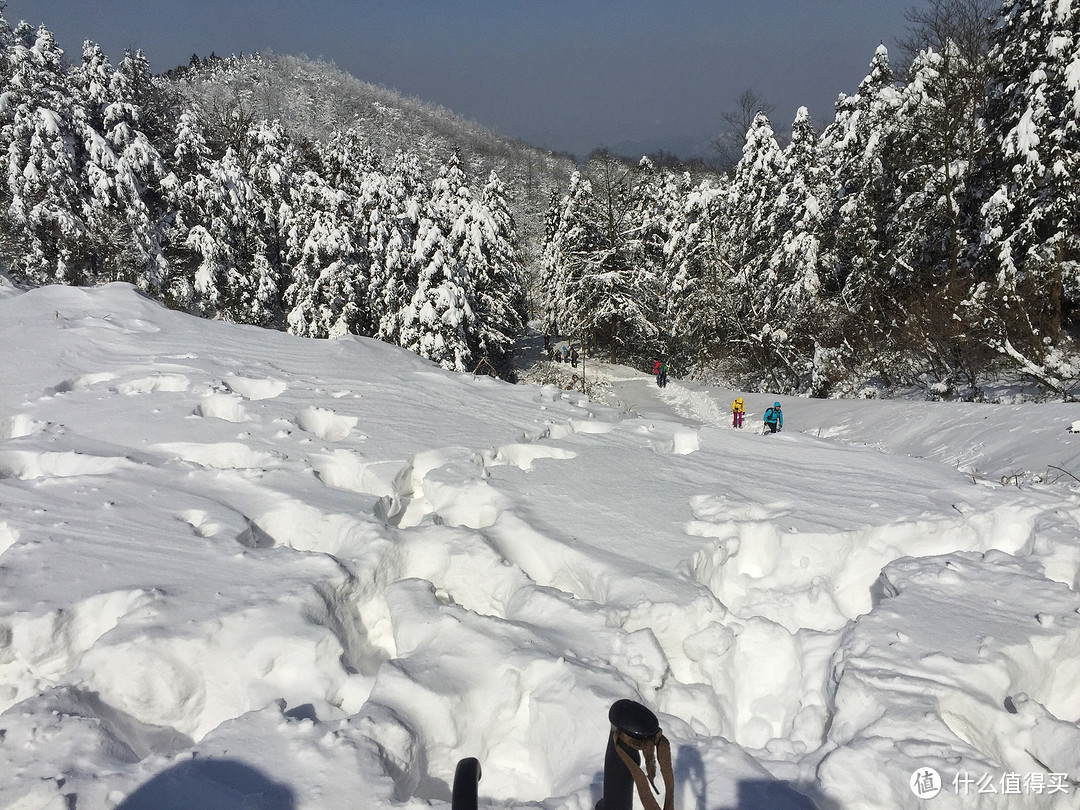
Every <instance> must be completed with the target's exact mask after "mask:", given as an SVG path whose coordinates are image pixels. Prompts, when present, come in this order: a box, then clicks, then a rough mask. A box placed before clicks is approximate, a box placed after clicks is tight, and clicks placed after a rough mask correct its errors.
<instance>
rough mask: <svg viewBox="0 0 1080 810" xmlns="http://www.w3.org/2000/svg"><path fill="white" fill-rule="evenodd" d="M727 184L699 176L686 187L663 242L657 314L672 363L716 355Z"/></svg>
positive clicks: (688, 362) (696, 362)
mask: <svg viewBox="0 0 1080 810" xmlns="http://www.w3.org/2000/svg"><path fill="white" fill-rule="evenodd" d="M727 196H728V192H727V187H726V185H725V182H724V180H723V179H721V180H720V182H715V181H711V180H703V181H702V182H701V183H699V184H698V185H697V186H696V187H693V188H689V189H687V190H686V193H685V196H684V197H683V199H682V200H681V203H680V205H679V208H678V209H677V210H676V215H675V219H674V221H673V222H672V225H671V231H672V232H671V238H670V240H669V242H668V244H667V245H666V246H665V250H666V251H667V253H668V255H669V257H668V261H667V267H668V268H670V271H671V274H670V277H669V278H668V279H667V280H666V281H662V283H661V287H662V289H663V291H664V294H663V296H662V299H661V303H662V307H663V309H662V310H661V317H662V319H663V321H664V322H665V323H666V324H667V330H668V335H669V338H668V340H669V347H670V350H671V352H670V354H671V359H672V361H673V362H674V363H675V364H676V365H677V366H678V367H680V368H689V367H690V366H691V365H703V364H704V363H705V361H706V360H707V359H718V357H719V353H720V352H722V350H723V344H722V343H721V342H720V341H718V340H717V334H716V328H717V321H718V318H717V313H718V312H719V310H720V307H721V301H723V300H726V299H725V293H724V290H723V289H722V287H723V280H724V279H726V278H727V277H728V275H729V269H728V266H727V265H726V264H725V258H724V256H723V253H722V250H723V245H722V243H723V235H724V228H725V225H724V223H725V221H726V220H725V216H724V205H725V203H726V201H727Z"/></svg>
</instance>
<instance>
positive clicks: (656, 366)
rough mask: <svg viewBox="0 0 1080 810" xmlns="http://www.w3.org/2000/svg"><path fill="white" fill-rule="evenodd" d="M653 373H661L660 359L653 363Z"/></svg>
mask: <svg viewBox="0 0 1080 810" xmlns="http://www.w3.org/2000/svg"><path fill="white" fill-rule="evenodd" d="M652 373H653V374H659V373H660V361H659V360H657V361H656V362H655V363H654V364H653V367H652Z"/></svg>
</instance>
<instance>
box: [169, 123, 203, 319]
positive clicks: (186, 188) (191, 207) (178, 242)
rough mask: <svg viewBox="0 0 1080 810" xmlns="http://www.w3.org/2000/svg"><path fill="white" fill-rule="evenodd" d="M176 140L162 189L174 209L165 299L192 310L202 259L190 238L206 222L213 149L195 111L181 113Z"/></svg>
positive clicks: (170, 207)
mask: <svg viewBox="0 0 1080 810" xmlns="http://www.w3.org/2000/svg"><path fill="white" fill-rule="evenodd" d="M172 140H173V142H174V144H175V146H174V147H173V152H172V155H171V156H169V160H168V168H169V173H168V174H167V175H166V177H164V178H163V179H162V190H163V192H164V194H165V200H166V204H167V205H168V207H169V210H170V219H169V221H168V222H167V227H166V230H165V238H166V240H167V246H168V254H169V257H170V259H171V262H172V267H173V273H172V278H171V279H170V282H169V284H168V286H167V288H166V289H165V290H164V291H163V297H164V300H165V302H166V303H167V304H168V305H169V306H172V307H176V308H178V309H188V308H190V307H192V306H194V305H195V300H196V293H195V273H196V270H197V268H198V266H199V264H200V262H201V257H200V254H199V253H198V251H196V250H195V248H194V246H193V245H189V244H188V242H187V237H188V233H189V232H190V231H191V229H192V228H194V227H195V226H196V225H198V224H199V223H200V221H201V220H202V216H203V212H202V207H201V204H200V199H199V189H200V187H201V186H202V185H203V184H204V183H206V182H207V181H208V178H209V176H210V148H209V147H208V146H207V144H206V138H205V136H204V135H203V131H202V126H201V124H200V123H199V118H198V115H197V114H196V113H195V111H194V110H192V109H187V110H183V111H182V112H181V113H180V116H179V118H178V120H177V122H176V132H175V133H174V135H173V138H172Z"/></svg>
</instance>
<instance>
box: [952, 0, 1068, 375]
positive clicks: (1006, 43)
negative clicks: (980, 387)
mask: <svg viewBox="0 0 1080 810" xmlns="http://www.w3.org/2000/svg"><path fill="white" fill-rule="evenodd" d="M991 59H992V61H993V63H994V66H995V68H996V74H995V76H994V79H993V81H992V82H991V86H990V94H989V100H988V105H987V114H986V118H987V122H988V126H989V129H990V132H989V144H988V150H987V151H988V155H987V161H986V168H985V170H984V173H983V175H982V177H981V178H980V184H981V187H982V189H983V190H984V192H983V193H984V194H985V195H987V197H988V199H987V200H986V202H985V204H984V206H983V213H984V217H985V222H984V226H983V241H984V244H985V246H986V247H987V248H988V254H989V258H990V260H991V261H990V262H989V263H988V266H987V268H986V270H987V276H988V278H987V281H988V284H987V285H986V286H985V287H983V288H981V289H980V290H979V291H978V292H977V294H976V296H974V297H973V302H975V303H976V304H977V305H978V309H979V310H980V311H981V313H982V315H983V319H984V324H985V325H986V328H987V330H988V337H987V339H988V341H989V342H990V343H991V345H992V346H993V347H994V348H995V350H996V351H998V352H1000V353H1001V355H1002V356H1003V357H1006V358H1008V359H1009V360H1010V361H1011V362H1012V363H1014V364H1015V365H1016V366H1017V367H1019V368H1020V369H1021V370H1023V371H1025V372H1027V373H1029V374H1032V375H1033V376H1035V377H1037V378H1039V379H1040V380H1041V381H1042V382H1043V383H1045V384H1047V385H1048V386H1049V387H1051V388H1052V389H1057V390H1063V388H1064V383H1063V381H1062V380H1061V379H1060V374H1061V373H1062V372H1061V371H1060V370H1058V369H1055V368H1054V366H1055V356H1056V355H1055V352H1054V351H1053V349H1054V347H1055V344H1056V343H1057V341H1058V339H1059V337H1060V335H1061V327H1062V326H1063V324H1065V323H1066V322H1067V321H1068V319H1070V318H1071V317H1073V315H1074V313H1075V311H1076V307H1077V305H1078V304H1080V236H1078V234H1080V165H1078V161H1080V157H1078V156H1080V122H1078V118H1080V98H1078V97H1077V90H1076V88H1077V75H1078V74H1077V65H1078V64H1080V10H1078V9H1077V8H1076V7H1075V4H1073V3H1063V2H1057V0H1007V2H1005V4H1004V5H1003V7H1002V9H1001V11H1000V13H999V15H998V20H997V26H996V27H995V30H994V32H993V49H992V52H991Z"/></svg>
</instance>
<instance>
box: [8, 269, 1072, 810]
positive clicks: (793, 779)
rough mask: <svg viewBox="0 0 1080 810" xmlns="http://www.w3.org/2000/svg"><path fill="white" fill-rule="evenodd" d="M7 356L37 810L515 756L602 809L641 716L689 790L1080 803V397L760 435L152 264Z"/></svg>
mask: <svg viewBox="0 0 1080 810" xmlns="http://www.w3.org/2000/svg"><path fill="white" fill-rule="evenodd" d="M0 356H2V361H0V362H2V366H0V807H2V808H18V810H73V809H77V810H93V809H94V808H114V807H119V808H122V810H132V808H172V807H176V808H179V807H183V808H200V810H202V809H204V808H210V809H213V808H273V809H274V810H316V809H318V808H321V809H324V810H325V809H328V808H329V809H336V808H421V807H424V808H426V807H434V808H449V804H450V784H451V782H452V780H453V774H454V768H455V766H456V764H457V762H458V760H459V759H461V758H463V757H477V758H478V759H479V760H480V762H481V764H482V768H483V777H482V780H481V782H480V796H481V802H480V804H481V806H482V807H498V808H510V807H532V808H545V809H546V810H555V809H556V808H560V809H561V808H565V810H592V808H593V805H594V804H595V803H596V801H597V800H598V798H599V797H600V790H601V783H602V779H601V771H602V766H603V755H604V748H605V744H606V740H607V736H608V722H607V710H608V707H609V706H610V704H611V703H612V702H613V701H615V700H618V699H620V698H631V699H634V700H637V701H640V702H642V703H644V704H645V705H646V706H648V707H649V708H651V709H652V710H654V711H655V712H656V713H657V716H658V717H659V719H660V722H661V726H662V727H663V729H664V732H665V734H666V735H667V737H668V738H669V739H670V740H671V744H672V754H673V760H674V765H675V774H676V783H677V793H676V805H675V806H676V807H677V808H679V810H736V809H737V810H765V808H768V809H769V810H786V809H787V808H800V809H805V808H818V810H833V809H835V808H843V810H864V809H865V810H878V809H879V808H880V809H882V810H884V809H885V808H889V809H892V808H923V807H932V808H935V810H936V809H937V808H971V809H974V808H1009V809H1010V810H1011V808H1029V807H1030V808H1073V807H1076V806H1077V805H1078V804H1080V787H1078V786H1077V782H1078V781H1080V726H1078V725H1077V721H1078V720H1080V614H1078V609H1080V593H1078V586H1080V481H1077V480H1076V479H1075V478H1073V477H1072V475H1080V432H1073V431H1080V406H1077V405H1075V404H1029V405H975V404H948V403H922V402H877V401H811V400H802V399H785V400H784V411H785V418H786V428H785V430H784V431H783V432H782V433H781V434H779V435H775V436H768V437H763V436H761V435H759V433H758V431H757V428H758V427H759V426H760V415H761V413H762V411H763V410H764V407H765V406H766V405H768V404H769V403H771V401H772V397H766V396H763V395H753V394H751V395H746V397H745V398H746V400H747V410H748V417H747V427H746V428H745V429H743V430H742V431H736V430H734V429H732V428H731V427H730V425H729V417H728V408H729V406H730V402H731V399H732V398H733V397H734V396H735V394H734V392H731V391H727V390H723V389H710V388H706V387H703V386H700V385H694V384H692V383H684V382H681V381H679V380H673V381H672V382H671V383H670V384H669V386H668V388H666V389H664V390H660V389H657V388H656V386H655V385H654V384H653V383H652V379H651V377H649V376H648V375H645V374H643V373H640V372H637V371H634V370H632V369H628V368H621V367H602V368H601V374H602V376H603V378H604V380H605V385H604V390H606V391H607V394H606V395H605V397H606V398H607V399H608V401H609V402H608V404H606V405H605V404H600V403H596V402H592V401H589V400H588V399H586V398H585V397H584V396H583V395H581V394H580V393H573V392H567V391H563V390H560V389H558V388H556V387H554V386H546V387H538V386H529V385H517V386H514V385H509V384H506V383H503V382H499V381H496V380H492V379H489V378H485V377H470V376H467V375H457V374H451V373H447V372H444V371H442V370H440V369H438V368H437V367H435V366H433V365H432V364H430V363H428V362H426V361H424V360H421V359H419V358H417V357H416V356H414V355H411V354H408V353H406V352H404V351H401V350H399V349H396V348H393V347H391V346H387V345H384V344H380V343H377V342H374V341H371V340H365V339H358V338H344V339H339V340H333V341H316V340H306V339H300V338H294V337H290V336H287V335H284V334H281V333H277V332H270V331H263V330H259V329H255V328H250V327H240V326H233V325H229V324H224V323H221V322H213V321H205V320H199V319H196V318H193V317H189V316H186V315H183V314H180V313H176V312H171V311H168V310H166V309H163V308H162V307H160V306H158V305H157V304H155V303H153V302H151V301H149V300H147V299H146V298H144V297H142V296H140V295H139V294H138V293H137V292H135V291H134V289H133V288H131V287H129V286H126V285H120V284H114V285H109V286H107V287H103V288H99V289H75V288H64V287H51V288H45V289H40V290H35V291H31V292H27V293H16V292H15V291H13V290H11V289H10V288H8V289H6V290H4V291H3V292H2V293H0ZM587 373H590V374H593V375H595V374H596V373H597V368H596V367H595V366H592V367H590V368H589V369H588V372H587ZM1054 468H1059V469H1054ZM1065 471H1068V472H1065ZM1069 473H1071V474H1072V475H1070V474H1069ZM1003 481H1004V483H1003ZM927 769H934V770H935V771H936V772H937V773H938V774H939V777H940V784H939V785H938V786H939V787H940V793H939V794H938V795H937V796H936V797H935V798H920V797H919V796H917V795H916V791H919V792H926V793H927V795H929V792H932V791H928V790H927V784H926V779H925V774H926V772H927ZM913 774H914V775H916V777H917V779H916V784H915V787H914V788H913V787H912V785H911V781H912V777H913ZM931 781H933V780H932V779H931ZM931 787H932V786H931Z"/></svg>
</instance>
